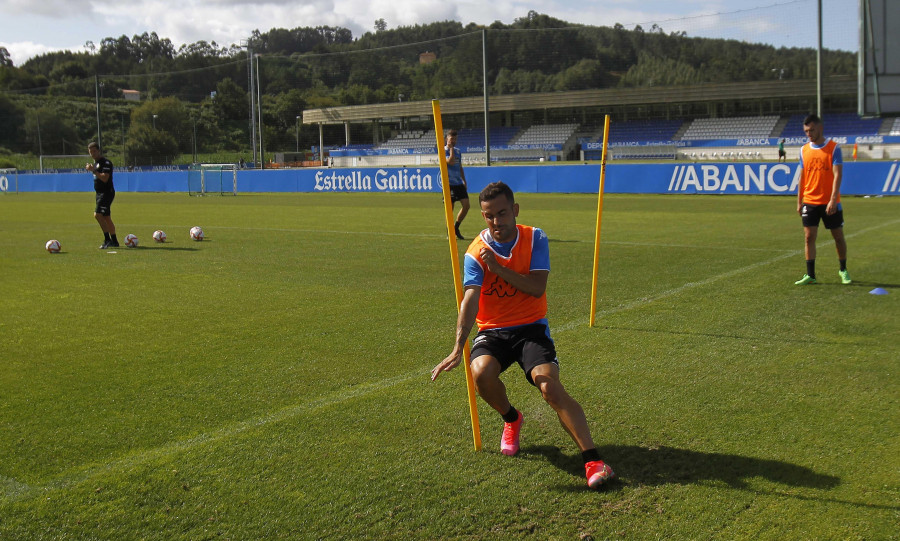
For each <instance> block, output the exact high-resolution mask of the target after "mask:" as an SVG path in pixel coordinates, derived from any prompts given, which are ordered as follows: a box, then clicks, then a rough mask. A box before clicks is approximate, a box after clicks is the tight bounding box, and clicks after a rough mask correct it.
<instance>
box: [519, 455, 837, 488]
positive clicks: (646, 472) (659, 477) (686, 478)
mask: <svg viewBox="0 0 900 541" xmlns="http://www.w3.org/2000/svg"><path fill="white" fill-rule="evenodd" d="M597 451H599V452H600V456H601V457H602V458H603V460H604V461H605V462H607V463H609V465H610V466H612V468H613V470H615V471H616V474H617V475H618V476H619V479H620V480H621V481H613V482H612V483H610V485H609V487H608V489H609V490H617V489H618V488H620V487H621V484H622V482H624V483H627V484H629V485H644V486H660V485H666V484H682V485H686V484H692V483H698V482H701V481H721V482H724V483H726V484H728V485H729V486H731V487H733V488H737V489H748V485H747V482H746V480H747V479H752V478H764V479H767V480H769V481H772V482H775V483H781V484H784V485H788V486H791V487H802V488H813V489H823V490H827V489H832V488H835V487H836V486H838V485H839V484H840V483H841V480H840V478H839V477H836V476H833V475H827V474H823V473H817V472H815V471H813V470H811V469H809V468H806V467H803V466H798V465H796V464H791V463H789V462H781V461H778V460H765V459H760V458H748V457H744V456H739V455H725V454H719V453H704V452H701V451H690V450H687V449H676V448H673V447H656V448H652V449H648V448H645V447H639V446H636V445H605V446H602V447H598V448H597ZM519 456H520V457H522V458H525V459H528V458H532V457H538V456H539V457H543V458H545V459H546V460H548V461H549V462H550V463H551V464H553V465H554V466H556V467H557V468H559V469H561V470H563V471H565V472H568V473H571V474H572V475H574V476H577V477H583V476H584V465H583V464H582V461H581V455H574V456H567V455H565V454H563V453H562V452H561V451H560V450H559V449H557V448H556V447H551V446H534V447H523V448H522V449H521V450H520V452H519Z"/></svg>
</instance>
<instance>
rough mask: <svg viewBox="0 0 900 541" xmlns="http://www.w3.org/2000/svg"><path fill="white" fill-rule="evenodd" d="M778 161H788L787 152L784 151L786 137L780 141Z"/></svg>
mask: <svg viewBox="0 0 900 541" xmlns="http://www.w3.org/2000/svg"><path fill="white" fill-rule="evenodd" d="M778 161H779V162H782V161H787V152H785V151H784V139H782V140H781V141H778Z"/></svg>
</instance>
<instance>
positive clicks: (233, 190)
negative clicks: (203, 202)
mask: <svg viewBox="0 0 900 541" xmlns="http://www.w3.org/2000/svg"><path fill="white" fill-rule="evenodd" d="M237 169H238V168H237V166H236V165H235V164H233V163H199V164H194V165H192V166H190V168H189V169H188V195H207V194H214V193H215V194H219V195H237Z"/></svg>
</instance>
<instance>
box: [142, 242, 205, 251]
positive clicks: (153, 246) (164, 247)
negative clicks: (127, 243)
mask: <svg viewBox="0 0 900 541" xmlns="http://www.w3.org/2000/svg"><path fill="white" fill-rule="evenodd" d="M144 250H181V251H186V252H196V251H197V248H191V247H184V246H167V243H157V244H151V245H150V246H135V247H134V248H128V251H129V252H131V251H135V252H141V251H144Z"/></svg>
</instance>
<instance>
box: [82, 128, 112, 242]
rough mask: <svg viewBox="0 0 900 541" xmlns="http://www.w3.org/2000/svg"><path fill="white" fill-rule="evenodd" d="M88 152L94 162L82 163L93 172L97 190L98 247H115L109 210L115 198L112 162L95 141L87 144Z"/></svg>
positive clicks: (95, 216) (95, 209)
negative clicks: (100, 231)
mask: <svg viewBox="0 0 900 541" xmlns="http://www.w3.org/2000/svg"><path fill="white" fill-rule="evenodd" d="M88 152H89V153H90V154H91V158H93V159H94V163H86V164H84V169H85V171H90V172H91V173H93V174H94V191H95V192H97V206H96V208H94V218H95V219H96V220H97V223H98V224H100V229H102V230H103V244H102V245H100V249H101V250H105V249H107V248H116V247H118V246H119V239H117V238H116V225H115V224H114V223H113V221H112V218H111V217H110V211H109V208H110V207H111V206H112V202H113V199H115V198H116V188H115V186H113V164H112V162H111V161H109V160H107V159H106V158H105V157H103V155H102V154H101V153H100V145H98V144H97V143H96V142H91V144H89V145H88Z"/></svg>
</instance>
